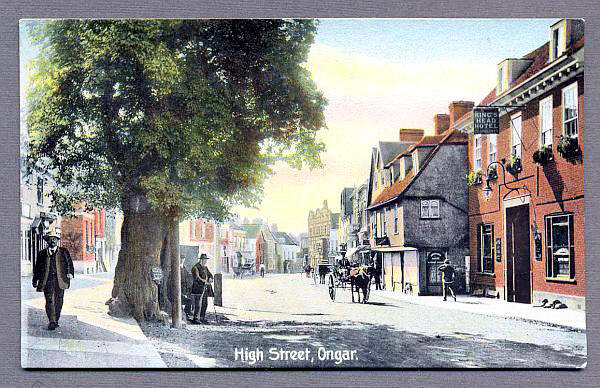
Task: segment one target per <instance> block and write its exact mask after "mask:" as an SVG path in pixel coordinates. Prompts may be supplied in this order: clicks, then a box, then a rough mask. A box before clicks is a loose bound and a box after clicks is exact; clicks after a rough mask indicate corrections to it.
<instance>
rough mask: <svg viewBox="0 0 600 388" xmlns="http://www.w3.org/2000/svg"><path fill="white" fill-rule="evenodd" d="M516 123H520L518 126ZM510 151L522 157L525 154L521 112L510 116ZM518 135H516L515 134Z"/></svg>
mask: <svg viewBox="0 0 600 388" xmlns="http://www.w3.org/2000/svg"><path fill="white" fill-rule="evenodd" d="M515 123H519V125H518V128H517V126H515ZM510 128H511V130H510V152H511V154H515V155H517V156H518V157H519V158H522V155H523V150H522V148H523V144H522V140H521V139H523V120H522V116H521V112H519V113H517V114H515V115H512V116H511V117H510ZM515 135H516V136H515Z"/></svg>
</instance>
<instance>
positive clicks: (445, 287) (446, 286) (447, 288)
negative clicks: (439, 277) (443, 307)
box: [442, 282, 456, 300]
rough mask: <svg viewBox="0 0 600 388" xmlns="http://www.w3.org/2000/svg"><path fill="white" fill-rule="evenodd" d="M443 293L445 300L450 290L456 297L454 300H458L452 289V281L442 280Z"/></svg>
mask: <svg viewBox="0 0 600 388" xmlns="http://www.w3.org/2000/svg"><path fill="white" fill-rule="evenodd" d="M442 283H443V284H442V295H443V296H444V300H446V297H447V296H448V291H450V293H451V294H452V297H453V298H454V300H456V296H455V295H454V291H453V290H452V287H451V286H452V283H446V282H442Z"/></svg>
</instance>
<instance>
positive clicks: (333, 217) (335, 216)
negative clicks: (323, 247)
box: [331, 213, 340, 229]
mask: <svg viewBox="0 0 600 388" xmlns="http://www.w3.org/2000/svg"><path fill="white" fill-rule="evenodd" d="M339 218H340V213H331V229H337V228H338V221H339Z"/></svg>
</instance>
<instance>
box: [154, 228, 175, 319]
mask: <svg viewBox="0 0 600 388" xmlns="http://www.w3.org/2000/svg"><path fill="white" fill-rule="evenodd" d="M170 232H171V229H170V224H167V225H165V228H164V229H163V237H162V241H163V245H162V249H161V251H160V267H161V268H162V271H163V281H162V283H161V284H160V286H159V287H158V306H159V308H160V310H161V311H164V312H167V313H168V312H170V311H171V304H172V303H173V299H172V295H171V262H172V259H171V246H172V245H173V243H172V241H171V238H172V236H171V233H170Z"/></svg>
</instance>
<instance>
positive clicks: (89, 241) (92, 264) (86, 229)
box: [61, 209, 107, 274]
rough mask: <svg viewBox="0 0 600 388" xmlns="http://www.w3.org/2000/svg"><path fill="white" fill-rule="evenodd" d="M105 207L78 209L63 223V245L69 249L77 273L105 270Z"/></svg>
mask: <svg viewBox="0 0 600 388" xmlns="http://www.w3.org/2000/svg"><path fill="white" fill-rule="evenodd" d="M104 226H105V212H104V209H101V210H94V211H92V212H85V211H83V210H82V209H78V210H77V211H76V212H75V215H74V216H73V217H71V218H64V219H63V220H62V223H61V232H62V235H61V245H62V246H63V247H65V248H67V249H68V250H69V253H70V254H71V258H72V259H73V266H74V267H75V272H77V273H86V274H87V273H95V272H105V271H106V270H107V268H106V265H105V263H104V261H103V259H104V257H105V245H104V242H105V234H104Z"/></svg>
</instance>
